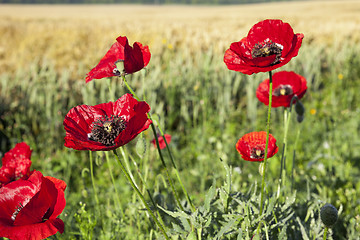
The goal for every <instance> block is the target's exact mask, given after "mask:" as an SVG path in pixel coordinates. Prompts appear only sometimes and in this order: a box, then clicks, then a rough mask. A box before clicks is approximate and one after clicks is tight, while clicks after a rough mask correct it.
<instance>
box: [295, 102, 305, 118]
mask: <svg viewBox="0 0 360 240" xmlns="http://www.w3.org/2000/svg"><path fill="white" fill-rule="evenodd" d="M295 112H296V113H297V114H298V115H301V116H303V115H304V113H305V107H304V105H303V104H302V103H301V102H300V101H299V100H298V101H296V104H295Z"/></svg>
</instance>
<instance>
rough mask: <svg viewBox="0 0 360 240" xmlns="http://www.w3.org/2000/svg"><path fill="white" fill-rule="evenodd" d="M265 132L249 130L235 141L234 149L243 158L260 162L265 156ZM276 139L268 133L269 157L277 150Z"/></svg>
mask: <svg viewBox="0 0 360 240" xmlns="http://www.w3.org/2000/svg"><path fill="white" fill-rule="evenodd" d="M265 145H266V132H251V133H247V134H245V135H244V136H242V137H241V138H240V139H239V141H238V142H237V143H236V150H237V151H238V152H239V153H240V154H241V157H242V158H243V159H244V160H247V161H252V162H262V161H264V156H265ZM278 150H279V148H278V147H277V146H276V139H275V138H274V137H273V136H272V135H271V134H270V135H269V146H268V153H267V158H271V157H272V156H274V155H275V154H276V153H277V152H278Z"/></svg>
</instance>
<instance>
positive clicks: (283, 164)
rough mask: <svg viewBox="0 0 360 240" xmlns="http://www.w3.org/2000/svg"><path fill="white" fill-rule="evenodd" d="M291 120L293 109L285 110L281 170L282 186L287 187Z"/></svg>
mask: <svg viewBox="0 0 360 240" xmlns="http://www.w3.org/2000/svg"><path fill="white" fill-rule="evenodd" d="M290 119H291V107H290V108H285V110H284V139H283V153H282V155H281V168H280V182H281V186H285V181H286V157H287V135H288V132H289V125H290Z"/></svg>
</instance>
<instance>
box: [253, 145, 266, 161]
mask: <svg viewBox="0 0 360 240" xmlns="http://www.w3.org/2000/svg"><path fill="white" fill-rule="evenodd" d="M264 155H265V151H264V149H261V148H260V146H257V147H254V148H253V149H252V150H251V153H250V158H253V159H262V158H264Z"/></svg>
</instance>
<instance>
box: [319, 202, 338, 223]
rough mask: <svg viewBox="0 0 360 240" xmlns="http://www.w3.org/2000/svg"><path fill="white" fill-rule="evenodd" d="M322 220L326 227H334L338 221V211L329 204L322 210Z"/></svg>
mask: <svg viewBox="0 0 360 240" xmlns="http://www.w3.org/2000/svg"><path fill="white" fill-rule="evenodd" d="M320 218H321V221H322V222H323V223H324V225H325V226H326V227H332V226H333V225H334V224H335V223H336V221H337V219H338V210H337V209H336V208H335V207H334V206H333V205H331V204H330V203H327V204H325V205H324V206H323V207H322V208H321V209H320Z"/></svg>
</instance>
